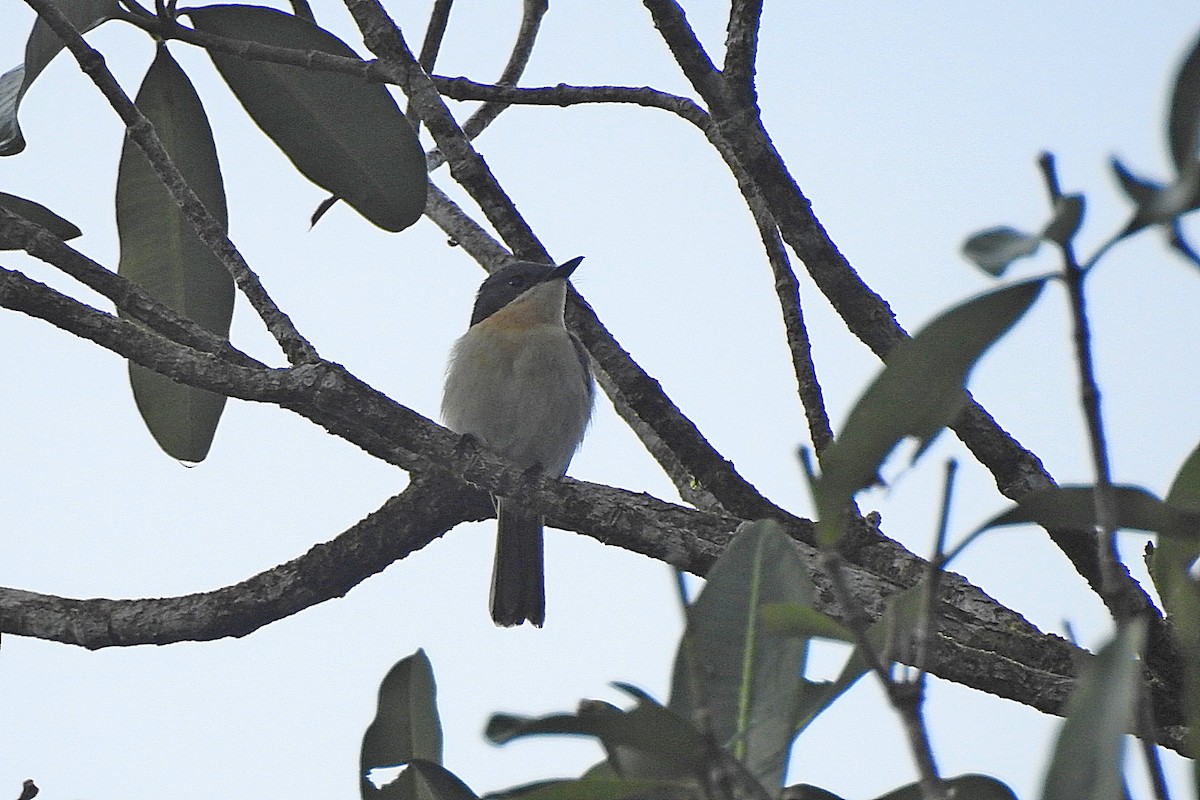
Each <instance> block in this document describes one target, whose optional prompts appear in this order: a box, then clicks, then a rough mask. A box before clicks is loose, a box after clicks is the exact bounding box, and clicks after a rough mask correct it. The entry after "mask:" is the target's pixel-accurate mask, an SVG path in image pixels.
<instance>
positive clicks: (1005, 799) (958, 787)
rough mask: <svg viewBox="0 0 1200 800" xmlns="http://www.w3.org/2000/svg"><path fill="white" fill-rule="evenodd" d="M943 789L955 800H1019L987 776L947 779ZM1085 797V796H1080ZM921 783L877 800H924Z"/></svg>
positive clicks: (998, 782)
mask: <svg viewBox="0 0 1200 800" xmlns="http://www.w3.org/2000/svg"><path fill="white" fill-rule="evenodd" d="M942 785H943V787H945V788H946V789H949V790H950V794H949V796H950V797H953V798H954V800H1017V796H1016V795H1015V794H1013V791H1012V789H1009V788H1008V786H1006V785H1005V784H1003V783H1001V782H1000V781H998V780H996V779H995V778H991V777H988V776H987V775H960V776H958V777H957V778H946V779H945V780H943V781H942ZM1080 796H1081V797H1083V796H1084V795H1080ZM924 797H925V795H924V794H923V793H922V792H921V785H920V784H919V783H910V784H909V785H908V786H904V787H902V788H900V789H896V790H895V791H893V792H888V793H887V794H885V795H883V796H881V797H879V798H878V799H877V800H924Z"/></svg>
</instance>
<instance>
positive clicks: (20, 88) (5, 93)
mask: <svg viewBox="0 0 1200 800" xmlns="http://www.w3.org/2000/svg"><path fill="white" fill-rule="evenodd" d="M54 4H55V5H56V6H58V9H59V11H62V12H63V14H65V15H66V17H67V19H68V20H69V21H70V22H71V24H72V25H74V26H75V29H76V30H78V31H80V32H81V33H85V32H87V31H90V30H91V29H92V28H94V27H96V26H97V25H99V24H100V23H102V22H104V21H106V20H110V19H112V18H113V17H114V16H116V14H117V12H118V9H119V7H118V5H117V2H116V0H54ZM62 49H63V43H62V41H61V40H60V39H59V38H58V35H57V34H55V33H54V31H53V30H51V29H50V26H48V25H47V24H46V23H44V22H42V21H41V20H40V19H39V20H37V21H36V22H34V23H33V30H32V31H31V32H30V34H29V39H28V40H27V41H26V42H25V61H24V63H22V64H20V65H19V66H16V67H13V68H12V69H10V70H9V71H8V72H6V73H4V74H3V75H0V156H11V155H16V154H17V153H19V152H21V151H22V150H24V149H25V138H24V137H23V136H22V135H21V126H20V125H18V124H17V111H18V110H19V109H20V106H21V99H22V98H23V97H24V96H25V92H26V91H28V90H29V86H30V84H32V83H33V82H34V81H35V80H36V79H37V76H38V75H40V74H41V73H42V70H44V69H45V68H46V65H47V64H49V63H50V62H51V61H52V60H53V59H54V57H55V56H56V55H58V53H59V51H60V50H62Z"/></svg>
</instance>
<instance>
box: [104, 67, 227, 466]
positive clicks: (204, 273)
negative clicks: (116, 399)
mask: <svg viewBox="0 0 1200 800" xmlns="http://www.w3.org/2000/svg"><path fill="white" fill-rule="evenodd" d="M137 104H138V107H139V108H141V110H142V113H144V114H145V115H146V116H147V117H148V118H149V119H150V121H151V122H152V123H154V127H155V129H156V130H157V131H158V136H159V138H160V139H161V140H162V143H163V146H164V147H165V148H166V149H167V152H168V153H169V154H170V155H171V158H172V160H173V161H174V162H175V164H176V166H177V167H179V170H180V172H182V173H183V176H184V178H185V179H186V180H187V182H188V185H190V186H191V187H192V190H193V191H194V192H195V193H196V195H197V196H198V197H199V198H200V200H201V202H203V203H204V206H205V208H207V209H208V211H209V213H211V214H212V215H213V217H215V218H216V219H217V220H218V221H220V222H221V223H222V224H223V225H224V224H226V222H227V215H226V211H225V189H224V184H223V183H222V181H221V170H220V166H219V165H218V163H217V152H216V148H215V147H214V145H213V140H212V131H211V129H210V128H209V126H208V118H207V117H206V116H205V114H204V107H203V106H202V105H200V98H199V97H197V96H196V92H195V90H194V89H193V88H192V84H191V82H190V81H188V78H187V76H186V75H185V74H184V73H183V70H181V69H180V68H179V65H178V64H176V63H175V60H174V59H173V58H171V55H170V54H169V53H168V52H167V50H166V48H165V47H159V49H158V54H157V55H156V56H155V59H154V61H153V62H152V63H151V65H150V69H149V70H148V71H147V73H146V77H145V79H144V80H143V81H142V86H141V89H140V90H139V91H138V95H137ZM117 234H118V236H119V238H120V241H121V259H120V265H119V267H118V272H119V273H120V274H121V275H123V276H125V277H126V278H129V279H130V280H133V281H136V282H137V283H139V284H141V285H142V287H143V288H144V289H146V291H148V292H149V293H150V294H151V295H152V296H154V297H155V298H156V299H157V300H158V301H159V302H162V303H165V304H166V305H168V306H170V307H171V308H173V309H175V310H176V311H179V312H180V313H182V314H184V315H186V316H188V317H190V318H191V319H193V320H195V321H196V322H197V323H199V324H200V325H202V326H204V327H205V328H207V329H208V330H210V331H212V332H213V333H215V334H217V335H218V336H228V335H229V324H230V321H231V319H232V317H233V279H232V278H230V276H229V273H228V272H227V271H226V270H225V267H224V266H222V264H221V262H220V261H218V260H217V258H216V256H214V255H213V254H212V251H210V250H209V249H208V247H206V246H205V245H204V243H203V242H201V241H200V238H199V237H198V236H197V235H196V233H195V231H194V230H193V229H192V227H191V225H190V224H189V223H188V221H187V219H185V218H184V216H183V212H182V211H181V210H180V209H179V207H178V206H177V205H176V204H175V201H174V200H172V199H171V196H170V194H169V193H168V192H167V190H166V187H164V186H163V185H162V182H161V181H159V179H158V176H156V175H155V174H154V171H153V170H152V169H151V168H150V164H149V162H147V161H146V158H145V157H144V156H143V154H142V151H141V150H140V149H139V148H138V147H137V145H135V144H134V143H133V141H132V140H130V139H128V138H127V139H126V140H125V145H124V147H123V148H122V149H121V163H120V168H119V170H118V173H117ZM129 378H130V383H131V384H132V386H133V396H134V400H135V401H136V402H137V406H138V410H139V411H140V412H141V414H142V419H144V420H145V422H146V427H147V428H149V429H150V433H151V434H152V435H153V436H154V438H155V440H156V441H157V442H158V444H159V446H160V447H162V449H163V450H165V451H166V452H167V454H169V455H170V456H172V457H173V458H177V459H179V460H181V461H186V462H193V463H194V462H199V461H202V460H203V459H204V457H205V456H206V455H208V450H209V447H210V446H211V445H212V440H213V435H214V434H215V433H216V430H217V423H218V422H219V421H220V419H221V411H222V409H224V407H225V398H224V397H222V396H220V395H216V394H213V393H211V392H206V391H204V390H202V389H196V388H194V387H191V386H184V385H183V384H179V383H175V382H174V381H171V380H170V379H168V378H166V377H164V376H162V375H159V374H157V373H155V372H151V371H150V370H148V369H145V368H143V367H141V366H138V365H137V364H133V363H130V365H129Z"/></svg>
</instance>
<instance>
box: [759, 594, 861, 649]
mask: <svg viewBox="0 0 1200 800" xmlns="http://www.w3.org/2000/svg"><path fill="white" fill-rule="evenodd" d="M759 617H760V618H761V619H762V621H763V623H765V624H766V626H767V630H768V631H770V632H771V633H776V634H779V635H781V636H800V637H802V638H805V639H813V638H816V639H832V640H834V641H837V642H851V643H853V642H854V634H853V633H851V632H850V631H849V630H848V629H847V628H846V626H845V625H843V624H842V623H840V622H838V621H837V620H836V619H834V618H833V617H831V616H829V615H828V614H825V613H822V612H820V611H817V610H816V609H815V608H813V607H812V606H802V605H797V604H795V603H768V604H767V605H764V606H763V607H762V608H761V609H760V610H759Z"/></svg>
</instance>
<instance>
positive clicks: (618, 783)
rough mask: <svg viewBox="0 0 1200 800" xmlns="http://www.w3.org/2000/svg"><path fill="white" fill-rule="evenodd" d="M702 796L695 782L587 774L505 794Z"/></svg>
mask: <svg viewBox="0 0 1200 800" xmlns="http://www.w3.org/2000/svg"><path fill="white" fill-rule="evenodd" d="M689 794H690V795H692V796H694V797H697V798H699V797H701V796H702V795H701V792H700V791H699V787H698V785H697V784H695V783H685V782H682V781H671V780H653V779H646V778H622V777H619V776H611V775H606V776H598V775H586V776H584V777H582V778H580V779H578V780H562V781H543V782H541V783H537V784H535V785H533V786H527V787H521V788H518V789H515V790H510V791H507V792H504V793H503V794H502V795H501V796H502V797H505V798H520V800H632V798H653V797H671V798H681V797H686V796H688V795H689Z"/></svg>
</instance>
